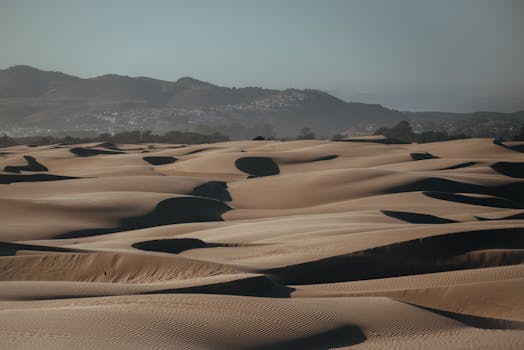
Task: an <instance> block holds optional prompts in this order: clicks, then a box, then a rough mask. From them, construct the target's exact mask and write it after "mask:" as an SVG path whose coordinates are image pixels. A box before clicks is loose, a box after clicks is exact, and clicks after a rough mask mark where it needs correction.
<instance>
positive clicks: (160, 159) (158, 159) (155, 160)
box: [142, 156, 177, 165]
mask: <svg viewBox="0 0 524 350" xmlns="http://www.w3.org/2000/svg"><path fill="white" fill-rule="evenodd" d="M142 159H143V160H145V161H146V162H148V163H149V164H151V165H164V164H171V163H174V162H176V161H177V159H176V158H175V157H168V156H151V157H143V158H142Z"/></svg>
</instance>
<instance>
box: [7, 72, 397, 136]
mask: <svg viewBox="0 0 524 350" xmlns="http://www.w3.org/2000/svg"><path fill="white" fill-rule="evenodd" d="M402 117H403V115H402V114H401V113H400V112H398V111H393V110H389V109H387V108H384V107H382V106H380V105H372V104H364V103H347V102H345V101H342V100H340V99H338V98H336V97H334V96H331V95H329V94H327V93H324V92H321V91H318V90H296V89H288V90H283V91H280V90H269V89H262V88H258V87H245V88H226V87H220V86H217V85H213V84H210V83H207V82H203V81H200V80H196V79H193V78H189V77H185V78H181V79H179V80H177V81H176V82H169V81H162V80H157V79H151V78H147V77H136V78H135V77H127V76H119V75H114V74H109V75H103V76H99V77H96V78H88V79H82V78H78V77H74V76H69V75H66V74H63V73H60V72H48V71H42V70H39V69H36V68H32V67H28V66H15V67H11V68H8V69H5V70H0V127H1V128H3V129H4V130H12V129H20V130H26V131H27V132H30V130H32V129H35V128H37V129H49V130H51V131H55V130H56V131H64V130H67V131H69V130H72V131H75V130H77V131H78V130H90V131H94V132H105V131H119V130H124V129H136V128H138V129H153V130H157V131H162V130H163V131H166V128H169V129H179V130H191V129H199V128H200V129H202V128H206V127H207V128H213V127H226V128H227V127H230V128H235V127H236V128H239V127H240V128H242V127H249V128H255V130H254V131H253V132H256V127H257V126H264V127H265V129H264V128H263V130H265V131H266V132H267V130H268V128H269V129H271V128H272V129H273V132H274V133H275V134H277V135H279V136H285V135H296V133H297V132H298V130H299V129H300V128H302V127H304V126H308V127H310V128H312V129H314V130H315V131H316V132H317V133H319V134H324V135H330V134H333V133H335V132H338V131H342V130H345V129H347V128H350V127H352V126H353V125H355V124H357V123H364V122H365V123H369V122H375V123H379V124H384V123H386V124H391V123H394V122H397V121H398V120H400V119H402ZM239 125H240V126H239ZM240 134H241V133H240ZM239 136H241V135H239Z"/></svg>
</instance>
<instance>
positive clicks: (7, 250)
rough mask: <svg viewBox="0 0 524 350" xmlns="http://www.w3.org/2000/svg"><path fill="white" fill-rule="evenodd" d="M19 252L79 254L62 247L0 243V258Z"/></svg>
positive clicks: (76, 250)
mask: <svg viewBox="0 0 524 350" xmlns="http://www.w3.org/2000/svg"><path fill="white" fill-rule="evenodd" d="M19 250H30V251H40V252H61V253H77V252H80V250H78V249H70V248H62V247H49V246H43V245H34V244H20V243H11V242H0V256H11V255H16V252H17V251H19Z"/></svg>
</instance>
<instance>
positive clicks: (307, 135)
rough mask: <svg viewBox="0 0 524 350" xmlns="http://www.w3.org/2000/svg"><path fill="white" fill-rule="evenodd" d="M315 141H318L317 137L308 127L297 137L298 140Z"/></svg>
mask: <svg viewBox="0 0 524 350" xmlns="http://www.w3.org/2000/svg"><path fill="white" fill-rule="evenodd" d="M314 139H316V135H315V133H314V132H313V131H311V129H310V128H308V127H303V128H302V129H301V130H300V134H298V136H297V140H314Z"/></svg>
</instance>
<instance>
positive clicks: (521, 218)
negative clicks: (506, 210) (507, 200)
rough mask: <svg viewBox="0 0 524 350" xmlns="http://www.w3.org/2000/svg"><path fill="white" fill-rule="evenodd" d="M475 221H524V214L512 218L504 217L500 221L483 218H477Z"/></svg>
mask: <svg viewBox="0 0 524 350" xmlns="http://www.w3.org/2000/svg"><path fill="white" fill-rule="evenodd" d="M475 219H477V220H478V221H493V220H495V221H496V220H523V219H524V213H520V214H515V215H510V216H504V217H502V218H498V219H489V218H483V217H480V216H475Z"/></svg>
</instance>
